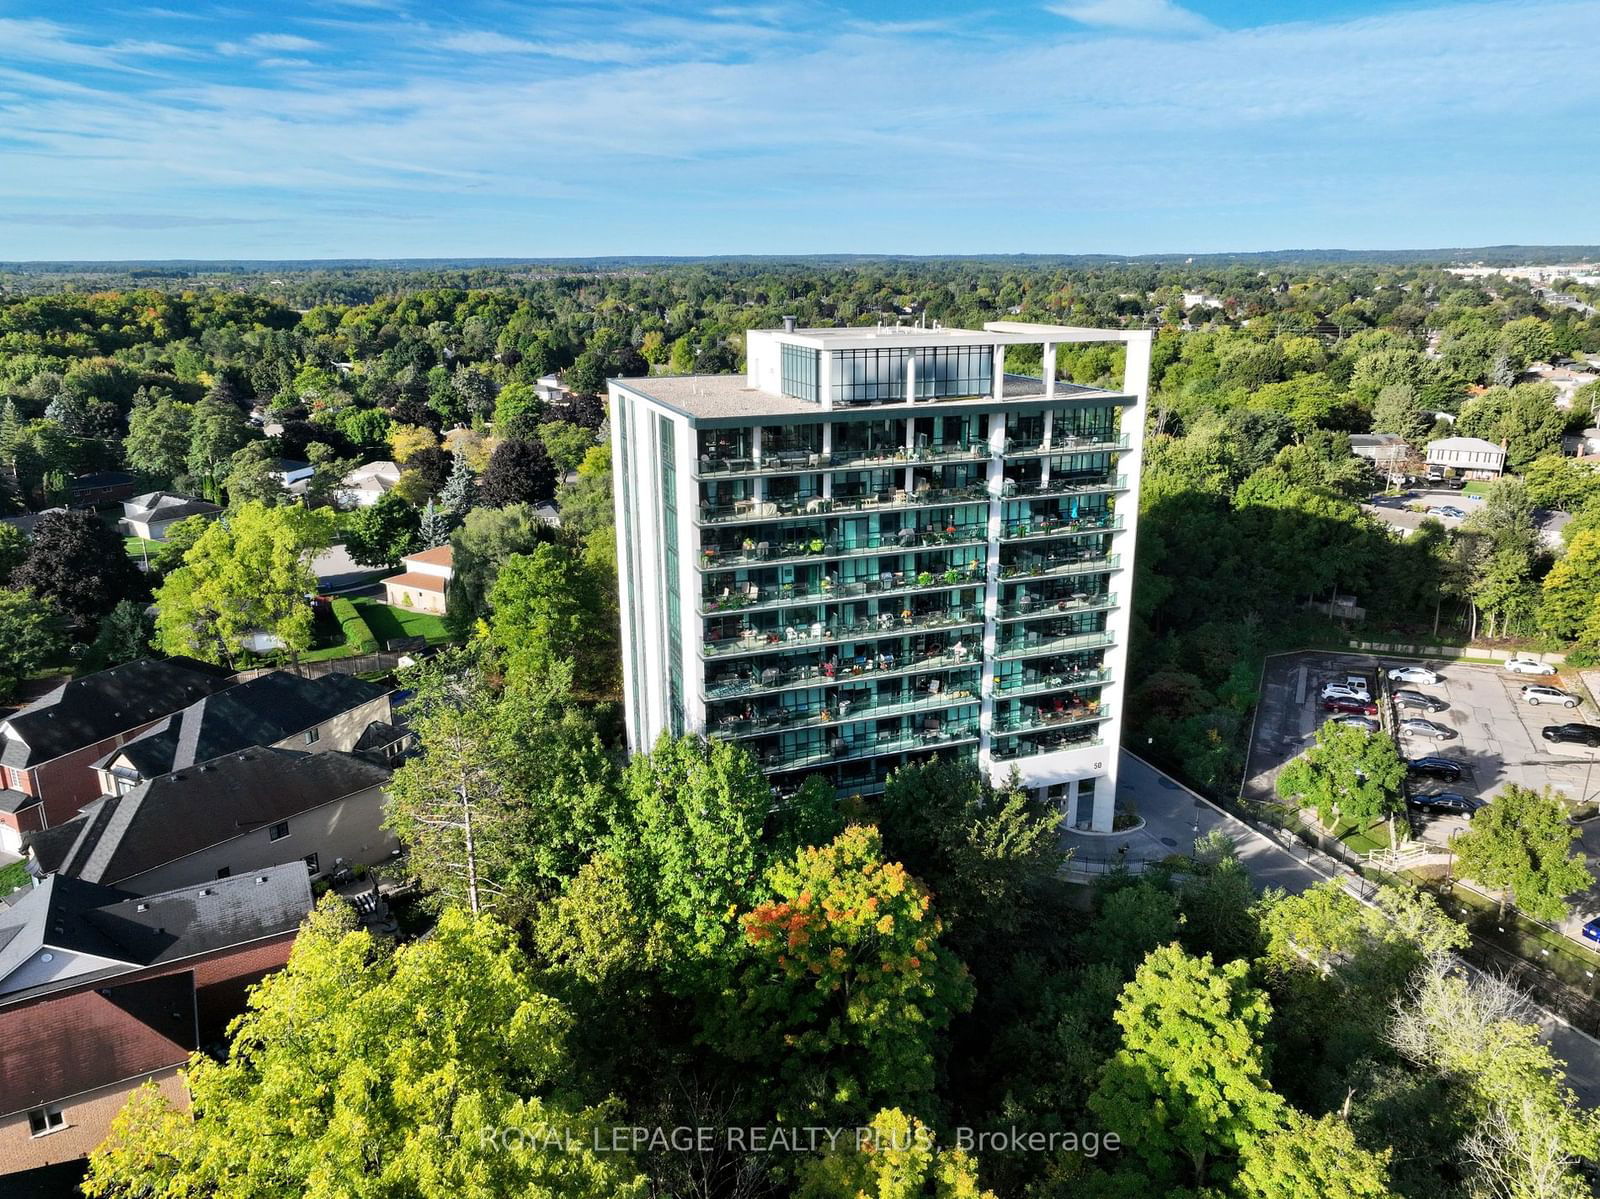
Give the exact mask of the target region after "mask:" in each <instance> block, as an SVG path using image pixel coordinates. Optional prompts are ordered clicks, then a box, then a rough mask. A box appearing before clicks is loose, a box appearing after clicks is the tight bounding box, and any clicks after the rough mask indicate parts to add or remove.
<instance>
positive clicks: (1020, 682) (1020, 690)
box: [994, 670, 1111, 700]
mask: <svg viewBox="0 0 1600 1199" xmlns="http://www.w3.org/2000/svg"><path fill="white" fill-rule="evenodd" d="M1110 679H1111V672H1110V671H1109V670H1073V671H1067V672H1064V673H1061V674H1047V675H1040V676H1039V677H1038V678H1034V679H1029V678H1028V677H1027V676H1026V675H1023V674H1017V675H1010V676H1008V677H1005V678H996V679H995V681H994V697H995V699H996V700H1002V699H1027V698H1029V697H1031V696H1035V695H1053V694H1055V693H1056V692H1058V691H1075V690H1077V689H1078V688H1080V687H1098V686H1100V684H1102V683H1105V682H1108V681H1110Z"/></svg>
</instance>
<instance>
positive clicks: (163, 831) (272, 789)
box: [25, 746, 399, 891]
mask: <svg viewBox="0 0 1600 1199" xmlns="http://www.w3.org/2000/svg"><path fill="white" fill-rule="evenodd" d="M389 776H390V771H389V769H388V768H387V767H386V766H383V765H380V764H378V762H376V761H372V760H369V759H368V758H366V757H361V756H357V755H355V754H348V753H341V752H339V751H337V750H333V751H329V752H327V753H305V752H302V751H298V750H288V749H269V748H264V747H262V746H252V747H251V748H249V749H245V750H240V751H239V752H237V753H230V754H227V755H225V756H223V757H220V758H213V759H212V760H210V761H208V762H201V763H199V764H198V765H196V766H191V767H186V768H185V769H182V770H175V771H172V772H170V773H168V774H163V775H159V776H157V777H156V778H153V779H150V780H148V781H146V782H142V783H139V784H138V785H137V786H135V787H134V788H133V789H132V790H130V791H128V792H127V793H126V794H119V795H107V796H104V797H103V798H101V799H100V800H98V801H97V802H95V803H94V804H91V805H90V806H89V807H88V808H87V809H86V810H85V811H84V813H83V814H82V815H81V816H79V817H77V818H76V819H74V820H71V821H69V822H67V823H66V824H62V825H58V826H56V827H54V828H50V829H45V830H42V831H40V832H36V833H30V834H28V836H27V838H26V842H25V843H26V845H27V849H28V854H29V862H28V867H29V869H30V870H31V871H32V872H33V874H34V876H35V877H36V878H42V877H44V876H46V875H55V874H60V875H66V876H67V877H69V878H75V879H83V880H85V881H87V882H92V883H99V884H101V885H103V886H119V887H126V888H129V889H131V890H136V891H150V890H160V889H164V888H169V887H180V886H189V885H191V884H201V883H204V882H206V881H207V880H212V879H220V878H228V877H230V876H232V875H239V874H245V873H248V872H250V871H256V870H262V869H265V868H267V867H269V866H277V865H282V864H284V863H288V862H293V863H296V864H298V865H299V866H300V869H301V870H302V871H305V872H306V873H308V874H309V875H310V876H311V877H317V876H319V875H322V874H324V873H328V872H331V871H332V870H333V869H334V867H335V866H336V865H337V864H338V863H340V862H345V863H348V864H351V865H358V864H359V865H367V866H371V865H377V864H378V863H380V862H385V861H388V860H389V858H390V857H391V856H392V854H393V852H394V851H395V850H397V849H398V848H399V842H398V841H397V840H396V839H395V837H394V834H393V833H391V832H389V831H388V830H387V829H385V828H384V827H383V817H384V804H385V799H386V797H385V793H384V787H385V786H386V785H387V783H388V781H389Z"/></svg>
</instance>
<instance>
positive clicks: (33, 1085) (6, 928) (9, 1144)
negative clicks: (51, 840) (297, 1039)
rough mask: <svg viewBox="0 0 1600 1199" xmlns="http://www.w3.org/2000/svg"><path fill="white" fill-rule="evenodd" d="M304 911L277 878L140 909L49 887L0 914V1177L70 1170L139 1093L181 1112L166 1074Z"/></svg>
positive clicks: (299, 875) (284, 879)
mask: <svg viewBox="0 0 1600 1199" xmlns="http://www.w3.org/2000/svg"><path fill="white" fill-rule="evenodd" d="M311 905H312V899H311V886H310V880H309V879H308V877H307V876H306V873H305V871H304V870H303V869H300V868H297V867H296V866H295V865H288V866H282V867H277V868H274V869H268V870H262V871H256V872H253V873H251V874H248V875H242V876H240V877H237V878H231V879H225V880H222V881H213V882H210V883H207V884H206V885H204V886H196V887H185V888H181V889H178V890H172V891H165V892H161V893H159V894H151V895H138V894H136V893H133V892H129V891H126V890H119V889H116V888H111V887H103V886H98V885H96V884H93V883H86V882H83V881H81V880H77V879H67V878H62V877H60V876H56V877H52V878H49V879H46V880H45V881H44V882H43V883H42V884H40V885H39V886H38V887H36V888H34V889H33V890H32V891H30V892H28V893H27V894H25V895H24V896H23V897H22V898H21V899H19V900H18V901H17V902H16V903H15V904H13V905H11V906H10V907H9V908H4V909H0V1045H4V1046H5V1053H4V1054H0V1175H12V1174H17V1173H20V1172H22V1171H28V1170H36V1169H41V1168H44V1167H49V1166H53V1165H58V1164H59V1163H62V1162H70V1161H74V1160H76V1159H80V1158H82V1157H84V1156H85V1155H87V1154H88V1153H89V1152H90V1151H91V1150H92V1149H93V1148H94V1147H95V1146H96V1145H98V1144H99V1143H100V1141H101V1140H102V1139H104V1137H105V1134H106V1132H107V1130H108V1128H109V1127H110V1124H111V1121H112V1119H113V1118H114V1117H115V1116H116V1114H117V1112H118V1111H119V1110H120V1109H121V1107H122V1105H123V1104H124V1103H125V1102H126V1101H127V1098H128V1096H129V1095H130V1094H131V1093H132V1092H133V1091H134V1090H135V1089H136V1088H137V1087H139V1086H141V1085H143V1084H144V1083H145V1082H147V1081H148V1082H154V1083H155V1084H156V1085H157V1086H158V1087H159V1088H160V1089H161V1090H162V1091H163V1092H164V1093H165V1094H166V1095H167V1097H168V1098H169V1099H171V1100H172V1101H173V1102H174V1103H178V1104H184V1103H186V1102H187V1095H186V1093H185V1092H184V1089H183V1084H182V1080H181V1078H180V1077H179V1074H178V1071H179V1069H180V1068H181V1067H182V1066H183V1065H184V1064H185V1063H186V1062H187V1061H188V1059H189V1055H190V1053H192V1052H193V1051H194V1050H195V1049H197V1048H198V1047H199V1046H201V1045H202V1044H205V1043H207V1042H209V1041H213V1040H215V1039H217V1038H218V1037H220V1036H221V1035H222V1030H223V1029H224V1027H225V1026H226V1023H227V1021H228V1020H229V1019H230V1018H231V1017H232V1016H233V1015H235V1014H237V1013H238V1012H239V1011H240V1010H241V1007H242V1002H243V996H244V993H245V991H246V989H247V988H248V987H249V986H250V984H252V983H254V982H255V981H257V980H259V979H260V978H261V977H262V976H263V975H265V974H266V973H268V972H270V971H272V970H275V969H277V968H278V967H280V966H282V965H283V963H284V962H285V961H287V960H288V957H289V951H290V949H291V947H292V946H293V943H294V937H295V933H296V931H297V930H298V928H299V926H300V923H301V921H303V920H304V919H305V917H306V914H307V913H308V912H309V911H310V910H311ZM4 1189H6V1188H4V1187H0V1190H4Z"/></svg>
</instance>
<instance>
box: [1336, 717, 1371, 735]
mask: <svg viewBox="0 0 1600 1199" xmlns="http://www.w3.org/2000/svg"><path fill="white" fill-rule="evenodd" d="M1328 723H1329V724H1347V725H1349V726H1350V727H1351V728H1353V729H1361V730H1362V731H1363V732H1368V733H1376V732H1377V731H1378V722H1377V721H1376V720H1370V719H1368V718H1367V717H1365V716H1356V715H1353V714H1351V713H1341V714H1340V715H1338V716H1334V717H1332V718H1330V719H1329V721H1328Z"/></svg>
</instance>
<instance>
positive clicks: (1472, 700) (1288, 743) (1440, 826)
mask: <svg viewBox="0 0 1600 1199" xmlns="http://www.w3.org/2000/svg"><path fill="white" fill-rule="evenodd" d="M1409 664H1412V663H1410V662H1401V661H1399V660H1394V661H1390V660H1387V659H1380V658H1373V657H1369V656H1366V655H1359V654H1321V653H1305V654H1285V655H1281V656H1278V657H1274V658H1271V659H1269V660H1268V662H1267V668H1266V673H1265V677H1264V679H1263V683H1262V693H1261V700H1260V704H1259V706H1258V709H1257V714H1256V727H1255V735H1254V737H1253V738H1252V741H1251V745H1250V759H1249V765H1248V767H1247V771H1246V776H1247V777H1246V781H1245V786H1244V793H1245V797H1246V798H1247V799H1253V800H1255V801H1257V802H1263V803H1271V802H1273V801H1274V800H1275V799H1276V793H1275V791H1274V789H1273V785H1274V782H1275V781H1276V779H1277V773H1278V771H1279V770H1280V769H1281V768H1282V767H1283V765H1284V764H1285V763H1286V762H1288V761H1289V760H1290V759H1292V758H1294V757H1295V756H1296V755H1297V754H1300V753H1303V752H1304V751H1305V750H1306V749H1307V748H1308V747H1309V746H1310V745H1311V744H1312V742H1313V739H1314V738H1315V736H1316V730H1317V728H1318V726H1320V725H1321V724H1322V723H1323V721H1324V720H1327V719H1329V718H1330V717H1332V716H1333V715H1335V714H1334V713H1329V712H1325V711H1323V709H1322V705H1321V704H1320V703H1319V701H1318V697H1319V695H1320V693H1321V690H1322V687H1323V685H1324V684H1325V683H1327V682H1337V681H1340V680H1342V679H1343V678H1344V676H1345V675H1347V674H1358V675H1363V676H1365V677H1366V679H1367V681H1368V686H1369V688H1371V689H1372V694H1373V696H1374V698H1376V697H1377V694H1378V692H1377V690H1376V688H1377V687H1378V685H1379V678H1378V676H1379V674H1380V672H1382V671H1386V670H1387V669H1388V668H1389V667H1391V666H1399V665H1409ZM1420 665H1425V666H1428V667H1429V668H1431V669H1432V670H1434V671H1435V672H1436V673H1437V674H1438V675H1439V676H1440V678H1439V682H1438V683H1437V684H1434V685H1432V686H1426V685H1419V684H1411V683H1398V684H1393V685H1392V686H1395V687H1403V688H1408V689H1411V690H1415V691H1420V692H1422V693H1423V694H1425V695H1433V696H1437V697H1438V698H1439V699H1441V700H1443V701H1444V702H1445V703H1446V704H1447V705H1448V706H1447V707H1446V708H1444V709H1443V710H1442V711H1438V712H1422V711H1408V710H1406V709H1400V711H1399V716H1400V718H1401V720H1404V719H1405V718H1406V717H1408V716H1413V715H1414V716H1420V717H1424V718H1426V719H1428V720H1432V721H1434V722H1435V723H1437V724H1440V725H1443V726H1445V727H1446V728H1447V729H1448V730H1449V731H1450V733H1451V736H1450V737H1449V738H1448V739H1447V740H1442V741H1440V740H1434V739H1432V738H1428V737H1423V736H1419V735H1416V734H1413V733H1407V732H1403V731H1402V732H1400V733H1399V736H1398V741H1399V745H1400V751H1401V753H1402V754H1403V755H1404V756H1405V757H1407V758H1419V757H1424V756H1429V755H1438V756H1441V757H1447V758H1450V759H1452V760H1454V761H1456V762H1459V763H1460V764H1461V766H1462V767H1463V769H1464V772H1465V773H1464V774H1463V777H1462V778H1461V780H1460V781H1459V782H1456V783H1443V782H1438V781H1434V780H1426V779H1424V780H1418V781H1417V784H1418V789H1420V790H1440V791H1457V792H1460V793H1461V794H1463V795H1466V796H1469V797H1475V798H1478V799H1482V800H1488V799H1490V798H1492V797H1493V796H1494V795H1495V793H1496V792H1498V791H1499V790H1500V788H1501V787H1502V786H1504V785H1505V784H1506V783H1519V784H1521V785H1522V786H1524V787H1531V788H1533V789H1535V790H1542V789H1543V788H1544V787H1546V786H1548V787H1550V788H1552V789H1553V790H1555V791H1558V792H1560V793H1561V794H1563V795H1565V796H1566V797H1567V798H1568V799H1569V800H1570V801H1572V802H1573V803H1574V804H1579V803H1582V802H1583V801H1584V800H1585V799H1589V800H1593V799H1594V798H1596V795H1597V792H1600V769H1596V760H1597V759H1600V750H1591V749H1588V748H1587V747H1585V746H1583V745H1577V744H1552V743H1551V742H1548V741H1545V740H1544V739H1543V737H1542V736H1541V735H1540V732H1541V730H1542V729H1543V728H1544V727H1545V726H1546V725H1552V724H1568V723H1585V724H1600V711H1597V710H1596V708H1595V705H1594V703H1593V702H1592V699H1591V697H1590V693H1589V692H1588V690H1587V689H1586V687H1585V685H1584V681H1583V680H1582V679H1581V678H1580V677H1579V676H1578V673H1577V672H1576V671H1567V672H1564V673H1562V674H1557V675H1544V676H1538V677H1535V676H1529V675H1518V674H1512V673H1510V672H1508V671H1507V670H1505V669H1504V668H1503V667H1500V666H1481V665H1467V664H1464V663H1458V662H1440V661H1429V662H1424V663H1420ZM1532 683H1542V684H1549V685H1553V686H1556V687H1560V688H1561V689H1562V690H1564V691H1567V692H1570V693H1572V694H1574V695H1577V696H1578V697H1579V698H1580V700H1581V703H1580V706H1579V707H1577V708H1573V709H1568V708H1564V707H1559V706H1553V705H1550V704H1539V705H1537V706H1535V705H1532V704H1529V703H1526V702H1524V699H1523V695H1522V688H1523V687H1524V686H1526V685H1528V684H1532ZM1465 827H1466V821H1465V818H1463V817H1459V816H1423V815H1420V814H1417V813H1413V814H1412V828H1413V830H1414V831H1415V833H1416V835H1417V836H1419V837H1421V838H1423V839H1425V840H1427V841H1432V842H1435V843H1438V844H1440V845H1444V844H1445V843H1447V842H1448V841H1449V839H1450V838H1451V836H1453V835H1454V834H1455V833H1456V832H1458V831H1460V830H1461V829H1463V828H1465ZM1581 828H1582V832H1583V847H1584V850H1585V852H1586V853H1587V855H1588V857H1589V859H1590V868H1591V870H1593V871H1594V872H1595V873H1596V874H1600V820H1588V821H1586V822H1584V823H1583V825H1582V826H1581ZM1575 908H1576V910H1577V912H1578V913H1579V915H1578V916H1575V917H1574V920H1573V923H1574V924H1579V923H1582V918H1583V917H1584V916H1585V915H1593V914H1594V913H1595V912H1596V911H1600V888H1597V889H1596V890H1595V891H1594V892H1591V893H1590V894H1589V895H1587V896H1580V897H1578V898H1577V899H1576V900H1575Z"/></svg>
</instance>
